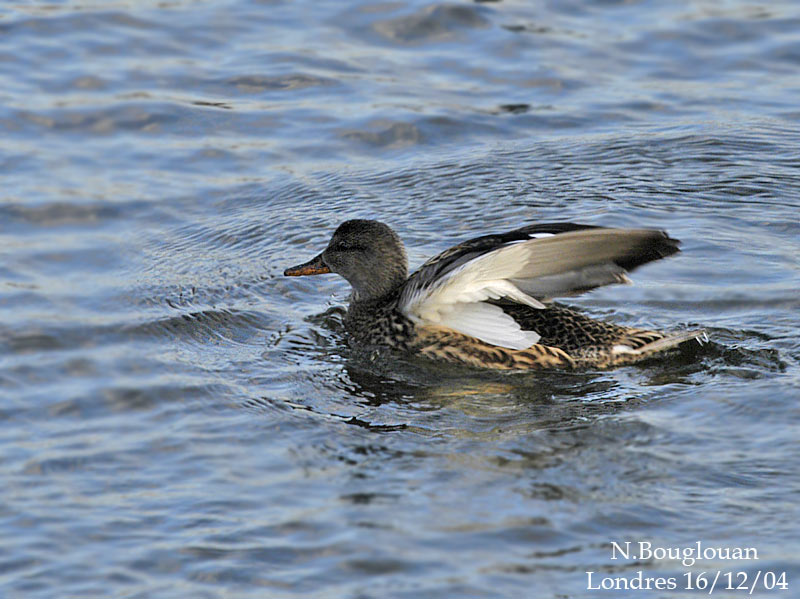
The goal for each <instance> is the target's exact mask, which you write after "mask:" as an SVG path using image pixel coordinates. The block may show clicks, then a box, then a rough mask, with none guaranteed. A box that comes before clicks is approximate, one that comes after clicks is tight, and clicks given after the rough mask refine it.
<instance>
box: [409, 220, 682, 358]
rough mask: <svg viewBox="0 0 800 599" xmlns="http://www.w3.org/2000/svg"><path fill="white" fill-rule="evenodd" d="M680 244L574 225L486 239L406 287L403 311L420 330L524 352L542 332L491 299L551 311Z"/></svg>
mask: <svg viewBox="0 0 800 599" xmlns="http://www.w3.org/2000/svg"><path fill="white" fill-rule="evenodd" d="M678 243H679V242H678V241H677V240H675V239H671V238H670V237H668V236H667V234H666V233H664V232H662V231H654V230H650V229H608V228H602V227H593V226H588V225H578V224H572V223H556V224H543V225H532V226H529V227H524V228H522V229H517V230H515V231H511V232H509V233H504V234H500V235H487V236H484V237H478V238H476V239H472V240H470V241H466V242H464V243H462V244H460V245H457V246H455V247H453V248H451V249H449V250H447V251H445V252H443V253H442V254H439V255H438V256H436V257H434V258H432V259H431V260H429V261H428V262H426V263H425V264H423V265H422V267H421V268H420V269H419V270H418V271H417V272H415V273H414V274H413V275H411V277H409V279H408V281H407V282H406V283H405V285H404V287H403V290H402V293H401V296H400V302H399V308H400V310H401V311H403V312H404V313H405V314H406V315H407V316H408V317H409V318H411V319H412V320H413V321H415V322H417V323H419V324H423V325H424V324H429V325H438V326H444V327H448V328H451V329H454V330H456V331H459V332H461V333H463V334H465V335H471V336H473V337H477V338H478V339H481V340H482V341H485V342H486V343H491V344H493V345H499V346H502V347H508V348H511V349H524V348H526V347H530V346H531V345H533V344H534V343H536V342H537V341H538V340H539V338H540V337H539V335H538V333H536V332H535V331H526V330H523V329H522V328H521V327H520V325H519V324H517V322H516V321H515V320H514V319H513V318H511V317H510V316H508V315H507V314H505V312H503V310H502V308H500V307H499V306H496V305H494V304H491V303H487V300H493V299H500V298H505V299H508V300H512V301H515V302H518V303H521V304H527V305H528V306H530V307H531V308H544V307H545V306H544V304H543V302H546V301H549V300H550V299H552V298H554V297H561V296H567V295H575V294H578V293H582V292H584V291H588V290H589V289H594V288H595V287H600V286H602V285H609V284H612V283H626V282H629V279H628V277H627V276H626V272H628V271H631V270H633V269H634V268H636V267H637V266H641V265H642V264H646V263H647V262H651V261H653V260H658V259H660V258H664V257H666V256H669V255H671V254H674V253H675V252H677V251H678Z"/></svg>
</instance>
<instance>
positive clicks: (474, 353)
mask: <svg viewBox="0 0 800 599" xmlns="http://www.w3.org/2000/svg"><path fill="white" fill-rule="evenodd" d="M414 346H415V350H416V351H417V352H419V353H420V354H422V355H423V356H426V357H428V358H432V359H436V360H446V361H448V362H461V363H464V364H469V365H471V366H479V367H482V368H486V367H489V368H495V369H498V370H529V369H534V368H572V367H574V366H575V361H574V360H573V359H572V358H570V357H569V356H568V355H567V354H566V352H564V351H563V350H560V349H558V348H555V347H548V346H546V345H539V344H537V345H533V346H531V347H529V348H528V349H522V350H513V349H506V348H504V347H497V346H496V345H489V344H488V343H484V342H483V341H480V340H479V339H475V338H474V337H468V336H466V335H462V334H460V333H457V332H455V331H453V330H451V329H446V328H442V327H418V328H417V329H416V337H415V339H414Z"/></svg>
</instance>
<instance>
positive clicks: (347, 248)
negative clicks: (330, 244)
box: [334, 241, 360, 252]
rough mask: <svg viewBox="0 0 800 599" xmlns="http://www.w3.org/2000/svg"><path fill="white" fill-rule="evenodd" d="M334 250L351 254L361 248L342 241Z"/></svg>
mask: <svg viewBox="0 0 800 599" xmlns="http://www.w3.org/2000/svg"><path fill="white" fill-rule="evenodd" d="M334 249H335V250H336V251H339V252H349V251H352V250H358V249H360V248H359V247H358V246H356V245H353V244H351V243H350V242H348V241H340V242H339V243H337V244H336V246H335V247H334Z"/></svg>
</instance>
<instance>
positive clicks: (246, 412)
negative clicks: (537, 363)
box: [0, 0, 800, 598]
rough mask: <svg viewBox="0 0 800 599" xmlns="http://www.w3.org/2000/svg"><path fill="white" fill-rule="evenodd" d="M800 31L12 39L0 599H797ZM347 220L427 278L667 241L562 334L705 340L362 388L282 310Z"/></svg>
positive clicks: (232, 31) (398, 26)
mask: <svg viewBox="0 0 800 599" xmlns="http://www.w3.org/2000/svg"><path fill="white" fill-rule="evenodd" d="M798 32H800V9H798V7H796V6H795V4H794V3H792V2H773V3H770V4H769V5H766V6H756V5H753V4H750V3H746V2H740V1H736V0H734V1H731V2H726V3H717V2H700V1H697V2H676V3H649V2H624V3H623V2H599V1H597V2H557V3H556V2H552V3H548V2H533V3H522V2H479V3H469V2H457V3H428V2H393V3H381V2H374V3H371V2H356V3H352V2H350V3H347V2H325V3H310V2H299V3H288V2H259V1H247V0H233V1H231V2H226V3H222V2H218V1H213V0H208V1H200V2H188V1H184V0H177V1H175V2H170V3H160V2H136V3H133V2H125V1H121V0H119V1H112V2H82V3H78V2H72V1H65V2H58V3H55V2H53V3H44V2H43V3H37V4H26V3H12V4H8V5H7V6H5V7H4V8H3V12H2V14H0V132H2V135H0V173H2V182H3V186H2V192H1V193H0V248H2V250H1V251H2V260H0V452H1V453H0V455H2V459H1V460H0V472H2V480H3V491H2V494H0V532H1V533H2V536H3V538H4V539H5V542H4V544H3V549H2V550H0V589H2V595H3V596H8V597H26V598H35V597H42V598H45V597H47V598H49V597H53V596H54V593H56V594H57V595H58V596H62V597H126V598H127V597H209V598H217V597H220V598H221V597H330V598H334V597H348V598H356V597H358V598H366V597H381V598H383V597H412V596H413V597H420V596H424V597H490V598H493V597H504V598H505V597H515V598H516V597H529V596H536V597H584V596H609V591H595V592H592V591H590V590H587V574H586V572H588V571H593V572H596V573H598V574H597V575H598V576H620V577H627V578H631V577H634V576H635V575H636V574H637V572H638V571H640V570H641V571H643V573H644V575H645V576H651V577H656V576H662V577H676V578H677V580H678V581H679V583H680V588H678V589H675V590H671V591H669V592H666V591H664V592H659V591H650V593H649V594H648V596H652V597H660V596H663V597H677V596H690V595H692V596H693V595H694V594H695V592H692V591H687V590H686V589H685V580H686V579H685V575H686V573H687V572H688V573H693V574H695V575H696V574H699V573H700V572H715V571H722V572H738V571H745V572H747V573H748V575H750V576H751V579H752V577H753V576H754V575H755V573H756V572H757V571H759V570H761V571H762V572H767V571H770V572H774V573H776V574H780V573H782V572H786V575H787V577H788V581H789V584H790V589H791V588H794V586H796V584H797V581H798V575H799V574H800V542H798V539H800V535H799V534H798V526H797V522H798V518H799V517H800V513H798V508H797V500H796V498H797V494H798V492H800V475H798V472H800V461H799V458H798V456H800V452H798V449H800V445H798V442H797V433H796V431H797V426H798V424H799V423H800V422H799V421H800V410H798V407H797V406H798V404H797V399H798V395H800V341H798V337H799V335H800V298H799V297H798V288H800V268H798V255H800V241H798V240H799V239H800V235H799V233H800V219H799V218H798V214H800V201H798V198H799V197H800V167H799V166H798V165H800V151H799V150H798V148H800V134H798V121H800V111H798V109H797V97H798V93H799V92H800V74H799V73H800V33H798ZM346 218H379V219H381V220H384V221H385V222H387V223H390V224H391V225H392V226H393V227H394V228H395V229H396V230H397V231H398V233H399V234H400V235H401V237H402V238H403V239H404V240H405V242H406V244H407V246H408V251H409V257H410V260H411V263H412V267H413V266H417V265H419V264H421V263H422V261H424V259H426V258H427V257H430V256H431V255H433V254H435V253H437V252H439V251H442V250H444V249H446V248H447V247H449V246H450V245H452V244H454V243H457V242H459V241H462V240H464V239H467V238H470V237H474V236H477V235H481V234H485V233H488V232H492V231H502V230H504V229H510V228H515V227H518V226H521V225H522V224H525V223H529V222H536V221H554V220H555V221H561V220H572V221H579V222H585V223H590V224H599V225H608V226H646V227H658V228H663V229H666V230H668V231H669V232H670V234H671V235H672V236H674V237H676V238H678V239H681V240H683V246H682V248H683V253H682V254H679V255H678V256H676V257H673V258H670V259H669V260H665V261H663V262H660V263H657V264H653V265H649V266H647V267H645V268H643V269H642V270H640V271H637V273H636V276H635V281H636V285H635V286H633V287H617V288H607V289H602V290H598V291H596V292H594V293H592V294H590V295H587V296H584V297H581V298H577V299H575V300H574V301H572V302H571V303H572V304H573V305H575V306H577V307H579V308H580V309H582V310H584V311H586V312H587V313H589V314H590V315H592V316H595V317H598V318H605V319H609V320H613V321H616V322H620V323H625V324H630V325H634V326H647V327H659V328H664V329H683V328H690V327H705V328H706V329H707V330H708V331H709V334H710V337H711V342H710V343H709V344H707V345H705V346H703V347H700V346H697V347H691V348H687V349H686V350H684V351H683V352H679V353H676V354H674V355H672V356H670V357H669V359H665V360H658V361H651V362H648V363H646V364H642V365H639V366H634V367H628V368H621V369H617V370H613V371H608V372H601V371H587V372H579V373H558V372H551V373H530V374H511V375H508V374H497V373H491V372H481V371H477V370H472V369H466V368H457V367H450V366H440V365H433V364H420V363H419V362H417V361H414V360H410V361H388V362H387V361H382V360H378V361H376V362H370V361H368V360H364V359H361V358H359V357H358V356H354V355H352V354H351V353H350V352H349V350H348V349H347V347H346V345H345V343H344V334H343V331H342V324H341V323H342V307H343V306H344V305H345V304H346V301H347V294H348V289H347V285H346V284H345V283H344V281H342V280H340V279H337V278H335V277H313V278H307V279H306V278H301V279H287V278H284V277H282V276H281V273H282V271H283V269H284V268H285V267H287V266H288V265H292V264H296V263H298V262H300V261H304V260H305V259H307V258H309V257H311V256H313V255H315V254H316V253H317V252H318V251H319V250H320V249H321V248H322V247H324V245H325V244H326V243H327V239H328V237H329V235H330V233H331V232H332V230H333V229H334V228H335V227H336V225H337V224H338V223H339V222H341V221H342V220H345V219H346ZM611 541H617V542H620V543H621V542H624V541H631V542H634V543H636V542H638V541H649V542H652V543H653V545H654V546H662V547H689V546H694V544H695V543H696V542H697V541H701V542H702V543H703V544H704V545H709V546H721V547H756V548H757V549H758V552H759V561H757V562H734V563H731V562H725V561H721V560H711V561H706V562H702V561H699V562H697V563H696V564H694V565H693V566H684V565H682V564H681V563H680V562H679V561H675V560H669V559H665V560H661V559H644V560H639V561H633V560H619V559H618V560H612V559H611V557H612V555H611V551H610V545H609V543H610V542H611ZM759 592H760V593H761V594H760V595H759V594H758V593H759ZM788 592H789V593H791V590H790V591H788ZM643 593H644V592H643V591H618V592H616V593H614V596H615V597H642V596H643ZM773 593H777V591H773ZM785 593H786V592H784V593H782V594H781V596H788V595H786V594H785ZM714 596H716V597H740V596H742V595H741V591H733V590H725V589H719V588H718V589H717V590H716V591H715V593H714ZM754 596H772V593H770V592H767V591H764V590H763V589H759V591H758V592H757V593H754Z"/></svg>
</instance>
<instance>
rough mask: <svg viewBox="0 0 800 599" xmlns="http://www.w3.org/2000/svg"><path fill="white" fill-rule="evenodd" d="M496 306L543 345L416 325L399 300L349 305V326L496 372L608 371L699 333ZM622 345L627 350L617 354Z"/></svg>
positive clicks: (371, 341) (355, 335)
mask: <svg viewBox="0 0 800 599" xmlns="http://www.w3.org/2000/svg"><path fill="white" fill-rule="evenodd" d="M498 305H500V306H502V308H503V309H504V310H505V311H506V312H507V313H508V314H510V315H511V316H513V317H514V319H515V320H517V321H518V322H519V323H520V324H521V325H522V326H524V327H526V328H531V329H533V330H536V331H537V332H539V334H540V335H541V336H542V338H541V339H540V342H539V343H537V344H535V345H532V346H531V347H529V348H526V349H520V350H514V349H508V348H505V347H499V346H496V345H491V344H488V343H485V342H483V341H481V340H480V339H476V338H475V337H470V336H468V335H463V334H461V333H459V332H457V331H454V330H452V329H449V328H445V327H440V326H416V325H415V324H414V323H413V322H411V321H410V320H409V319H408V318H406V317H405V316H404V315H403V314H401V313H400V312H399V311H397V310H396V298H392V297H385V298H380V299H378V300H375V302H374V303H373V302H366V303H356V304H351V306H350V309H349V310H348V312H347V315H346V316H345V327H346V328H347V331H348V333H349V334H350V335H351V337H352V339H353V341H355V342H356V343H357V344H359V345H361V344H364V345H372V346H383V347H392V348H394V349H396V350H400V351H407V352H411V353H416V354H419V355H422V356H425V357H427V358H430V359H434V360H444V361H447V362H458V363H462V364H467V365H470V366H476V367H480V368H493V369H497V370H531V369H549V368H560V369H575V368H588V367H593V368H609V367H612V366H620V365H623V364H632V363H634V362H638V361H640V360H644V359H646V358H648V357H650V356H652V355H654V354H657V353H661V352H663V351H665V350H667V349H670V348H672V347H675V346H677V345H679V344H680V343H682V342H684V341H686V340H688V339H691V338H694V337H697V336H698V335H699V334H700V332H698V331H693V332H689V333H684V334H681V333H678V334H674V335H668V334H665V333H661V332H659V331H651V330H644V329H634V328H631V327H624V326H619V325H616V324H613V323H609V322H603V321H599V320H594V319H592V318H589V317H588V316H585V315H584V314H581V313H580V312H576V311H575V310H570V309H569V308H565V307H563V306H559V305H557V304H553V305H550V306H548V308H547V309H545V310H536V309H533V308H530V307H528V306H520V305H518V304H510V303H509V304H504V303H502V302H499V303H498ZM619 346H624V347H626V348H630V349H629V350H628V349H624V350H621V351H620V350H618V349H617V350H615V348H618V347H619Z"/></svg>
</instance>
